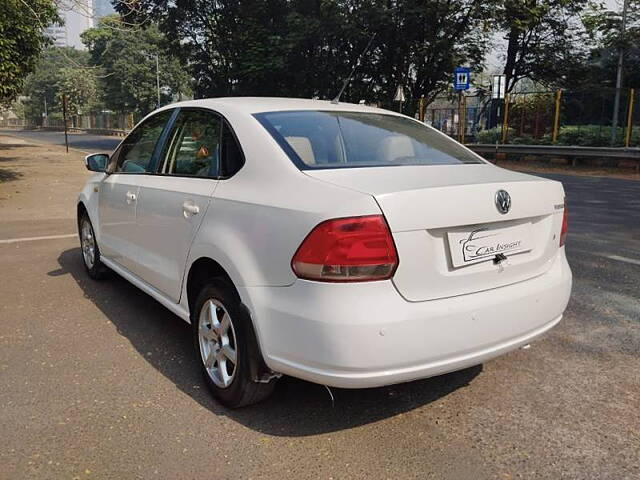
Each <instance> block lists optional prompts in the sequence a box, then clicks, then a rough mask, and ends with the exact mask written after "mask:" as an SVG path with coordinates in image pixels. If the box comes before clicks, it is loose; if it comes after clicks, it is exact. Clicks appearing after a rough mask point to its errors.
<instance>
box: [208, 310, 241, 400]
mask: <svg viewBox="0 0 640 480" xmlns="http://www.w3.org/2000/svg"><path fill="white" fill-rule="evenodd" d="M198 341H199V344H200V356H201V358H202V363H203V364H204V367H205V369H206V371H207V374H208V375H209V377H211V380H213V383H215V384H216V386H218V387H220V388H227V387H228V386H229V385H231V382H233V379H234V377H235V375H236V370H237V364H238V363H237V362H238V361H237V352H236V334H235V330H234V328H233V322H232V320H231V316H230V315H229V312H228V311H227V309H226V308H225V307H224V305H223V304H222V303H221V302H220V301H218V300H216V299H213V298H212V299H209V300H207V301H206V302H205V303H204V305H203V306H202V309H201V310H200V317H199V322H198Z"/></svg>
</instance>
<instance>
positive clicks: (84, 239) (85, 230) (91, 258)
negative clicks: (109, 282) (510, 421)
mask: <svg viewBox="0 0 640 480" xmlns="http://www.w3.org/2000/svg"><path fill="white" fill-rule="evenodd" d="M80 244H81V246H82V256H83V257H84V263H85V265H86V266H87V268H89V269H92V268H93V265H94V263H95V261H96V240H95V238H94V236H93V228H91V224H90V223H89V221H88V220H86V219H85V220H83V221H82V228H81V230H80Z"/></svg>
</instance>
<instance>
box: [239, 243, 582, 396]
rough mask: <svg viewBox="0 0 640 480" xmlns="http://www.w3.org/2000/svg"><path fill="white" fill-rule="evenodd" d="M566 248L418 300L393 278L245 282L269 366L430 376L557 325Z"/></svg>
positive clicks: (340, 381) (330, 378) (318, 375)
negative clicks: (521, 269) (513, 272)
mask: <svg viewBox="0 0 640 480" xmlns="http://www.w3.org/2000/svg"><path fill="white" fill-rule="evenodd" d="M571 281H572V280H571V270H570V268H569V265H568V264H567V261H566V257H565V254H564V249H561V251H560V252H559V254H558V255H557V257H556V258H555V259H554V260H553V265H552V266H551V268H550V269H549V270H548V271H547V272H546V273H545V274H543V275H540V276H538V277H536V278H533V279H530V280H527V281H524V282H520V283H516V284H513V285H509V286H506V287H501V288H496V289H492V290H486V291H483V292H478V293H473V294H468V295H461V296H458V297H451V298H446V299H440V300H431V301H424V302H408V301H406V300H404V299H403V298H402V297H401V296H400V294H399V293H398V292H397V290H396V289H395V287H394V286H393V283H392V282H390V281H383V282H368V283H353V284H335V283H320V282H309V281H304V280H298V281H296V282H295V283H294V284H293V285H291V286H289V287H250V288H242V289H240V295H241V297H242V300H243V301H244V303H245V304H246V305H247V306H248V307H249V309H250V311H251V313H252V316H253V319H254V323H255V326H256V330H257V334H258V338H259V341H260V346H261V349H262V353H263V355H264V359H265V362H266V363H267V365H268V366H269V367H270V368H271V369H273V370H274V371H277V372H282V373H284V374H287V375H291V376H294V377H298V378H302V379H305V380H309V381H311V382H315V383H321V384H325V385H329V386H334V387H342V388H366V387H376V386H381V385H389V384H393V383H400V382H406V381H411V380H416V379H419V378H426V377H431V376H435V375H440V374H443V373H447V372H451V371H455V370H460V369H463V368H466V367H469V366H472V365H477V364H479V363H482V362H484V361H486V360H489V359H491V358H494V357H496V356H499V355H501V354H503V353H506V352H508V351H510V350H514V349H516V348H518V347H521V346H523V345H526V344H528V343H529V342H531V341H532V340H534V339H536V338H537V337H539V336H540V335H542V334H543V333H545V332H546V331H547V330H549V329H550V328H552V327H553V326H554V325H556V324H557V323H558V322H559V321H560V319H561V318H562V313H563V312H564V309H565V308H566V305H567V302H568V301H569V295H570V292H571Z"/></svg>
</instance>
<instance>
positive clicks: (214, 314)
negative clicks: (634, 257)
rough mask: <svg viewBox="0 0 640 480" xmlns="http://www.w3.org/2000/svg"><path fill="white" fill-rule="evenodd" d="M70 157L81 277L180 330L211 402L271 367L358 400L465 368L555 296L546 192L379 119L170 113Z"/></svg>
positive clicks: (202, 108)
mask: <svg viewBox="0 0 640 480" xmlns="http://www.w3.org/2000/svg"><path fill="white" fill-rule="evenodd" d="M86 164H87V168H89V170H92V171H94V172H97V173H96V174H94V175H93V176H92V177H91V178H90V179H89V181H88V182H87V184H86V186H85V187H84V189H83V190H82V192H81V193H80V197H79V199H78V227H79V232H80V239H81V246H82V255H83V259H84V263H85V266H86V268H87V271H88V273H89V275H90V276H91V277H93V278H100V277H102V276H103V275H104V273H105V272H106V271H107V270H108V269H110V270H113V271H115V272H117V273H118V274H119V275H121V276H123V277H124V278H125V279H127V280H129V281H130V282H131V283H133V284H134V285H136V286H137V287H139V288H140V289H142V290H143V291H145V292H146V293H148V294H149V295H151V296H152V297H154V298H155V299H157V300H158V301H159V302H160V303H162V304H163V305H164V306H166V307H167V308H168V309H169V310H171V311H172V312H174V313H175V314H176V315H178V316H179V317H181V318H183V319H184V320H185V321H187V322H189V323H191V325H192V326H193V338H194V343H195V348H196V351H197V355H198V358H199V359H200V361H201V364H202V370H203V373H204V377H205V379H206V382H207V384H208V385H209V387H210V388H211V390H212V392H213V394H214V395H215V397H217V398H218V399H219V401H221V402H222V403H224V404H225V405H227V406H230V407H239V406H242V405H247V404H250V403H254V402H257V401H259V400H261V399H263V398H265V397H266V396H267V395H268V394H269V393H270V392H271V391H272V390H273V386H274V383H275V381H276V380H277V378H278V377H280V376H281V375H282V374H287V375H292V376H294V377H299V378H302V379H305V380H309V381H311V382H316V383H320V384H324V385H328V386H335V387H343V388H362V387H375V386H380V385H388V384H393V383H399V382H406V381H410V380H415V379H419V378H425V377H430V376H434V375H439V374H442V373H445V372H450V371H454V370H458V369H462V368H465V367H469V366H472V365H477V364H479V363H482V362H484V361H486V360H489V359H491V358H493V357H496V356H498V355H501V354H503V353H505V352H508V351H510V350H513V349H516V348H518V347H521V346H524V345H527V344H528V343H529V342H531V341H532V340H533V339H535V338H537V337H539V336H540V335H541V334H543V333H545V332H546V331H547V330H549V329H550V328H551V327H553V326H554V325H555V324H557V323H558V322H559V321H560V319H561V318H562V314H563V311H564V309H565V307H566V305H567V302H568V300H569V295H570V291H571V271H570V269H569V265H568V264H567V260H566V257H565V249H564V241H565V236H566V233H567V211H566V209H565V199H564V190H563V188H562V185H561V184H560V183H559V182H555V181H550V180H546V179H542V178H537V177H533V176H529V175H524V174H522V173H516V172H512V171H508V170H503V169H501V168H498V167H496V166H494V165H492V164H490V163H488V162H486V161H484V160H483V159H482V158H481V157H479V156H478V155H476V154H474V153H473V152H471V151H470V150H468V149H467V148H465V147H463V146H462V145H460V144H458V143H456V142H455V141H453V140H451V139H449V138H448V137H447V136H445V135H443V134H441V133H440V132H438V131H436V130H434V129H432V128H430V127H427V126H425V125H424V124H422V123H420V122H418V121H416V120H413V119H411V118H408V117H406V116H403V115H400V114H397V113H394V112H390V111H386V110H380V109H375V108H369V107H365V106H362V105H352V104H348V103H331V102H324V101H317V100H296V99H278V98H222V99H209V100H196V101H189V102H183V103H178V104H174V105H170V106H167V107H164V108H161V109H159V110H157V111H155V112H154V113H152V114H151V115H149V116H148V117H146V118H145V119H144V120H143V121H142V122H140V124H138V125H137V126H136V127H135V128H134V129H133V131H132V132H131V133H130V134H129V136H128V137H126V138H125V139H124V140H123V141H122V143H121V144H120V145H119V146H118V148H116V150H115V151H114V152H113V154H112V155H105V154H94V155H89V156H88V157H87V159H86Z"/></svg>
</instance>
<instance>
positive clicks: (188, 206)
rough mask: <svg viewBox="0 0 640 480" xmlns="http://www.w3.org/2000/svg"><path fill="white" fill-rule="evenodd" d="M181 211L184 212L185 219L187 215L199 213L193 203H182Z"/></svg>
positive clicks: (198, 208) (197, 207)
mask: <svg viewBox="0 0 640 480" xmlns="http://www.w3.org/2000/svg"><path fill="white" fill-rule="evenodd" d="M182 211H183V212H184V216H185V218H186V217H188V216H189V215H197V214H199V213H200V207H199V206H198V205H196V204H195V203H193V202H184V203H183V204H182Z"/></svg>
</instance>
